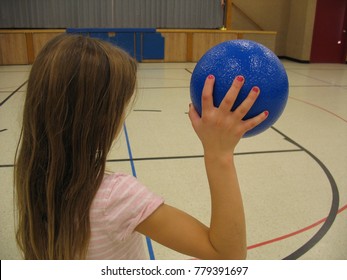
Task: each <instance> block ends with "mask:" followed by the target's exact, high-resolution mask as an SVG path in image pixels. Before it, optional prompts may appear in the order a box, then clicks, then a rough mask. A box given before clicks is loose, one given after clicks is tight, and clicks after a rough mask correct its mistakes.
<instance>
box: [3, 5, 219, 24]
mask: <svg viewBox="0 0 347 280" xmlns="http://www.w3.org/2000/svg"><path fill="white" fill-rule="evenodd" d="M220 3H221V1H220V0H0V28H67V27H75V28H81V27H90V28H93V27H94V28H98V27H115V28H148V27H150V28H219V27H221V26H222V25H223V10H222V8H221V4H220Z"/></svg>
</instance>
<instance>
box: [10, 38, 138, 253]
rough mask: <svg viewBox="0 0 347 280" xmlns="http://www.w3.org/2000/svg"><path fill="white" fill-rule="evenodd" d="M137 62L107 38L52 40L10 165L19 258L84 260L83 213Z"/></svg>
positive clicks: (36, 71)
mask: <svg viewBox="0 0 347 280" xmlns="http://www.w3.org/2000/svg"><path fill="white" fill-rule="evenodd" d="M136 68H137V66H136V63H135V61H134V60H133V59H132V58H131V57H130V56H128V55H127V54H126V53H125V52H124V51H122V50H120V49H118V48H116V47H114V46H112V45H111V44H108V43H106V42H103V41H100V40H97V39H91V38H87V37H83V36H76V35H66V34H64V35H60V36H58V37H56V38H54V39H53V40H51V41H50V42H49V43H47V45H46V46H45V47H44V48H43V49H42V51H41V52H40V54H39V55H38V57H37V58H36V60H35V62H34V64H33V66H32V69H31V72H30V76H29V81H28V87H27V94H26V100H25V105H24V113H23V125H22V133H21V139H20V143H19V144H18V146H19V147H18V148H17V150H18V149H19V150H18V152H17V155H16V166H15V173H14V177H15V178H14V179H15V197H16V202H17V208H18V209H17V210H18V228H17V235H16V238H17V243H18V245H19V247H20V249H21V250H22V252H23V255H24V256H23V257H24V258H25V259H83V258H85V257H86V255H87V250H88V244H89V239H90V221H89V210H90V207H91V203H92V201H93V198H94V196H95V194H96V192H97V190H98V187H99V185H100V184H101V181H102V179H103V176H104V172H105V164H106V157H107V154H108V152H109V150H110V148H111V145H112V142H113V141H114V139H115V136H116V134H117V131H119V129H120V127H121V125H122V121H123V114H124V110H125V107H126V105H127V104H128V102H129V101H130V99H131V96H132V95H133V93H134V88H135V83H136Z"/></svg>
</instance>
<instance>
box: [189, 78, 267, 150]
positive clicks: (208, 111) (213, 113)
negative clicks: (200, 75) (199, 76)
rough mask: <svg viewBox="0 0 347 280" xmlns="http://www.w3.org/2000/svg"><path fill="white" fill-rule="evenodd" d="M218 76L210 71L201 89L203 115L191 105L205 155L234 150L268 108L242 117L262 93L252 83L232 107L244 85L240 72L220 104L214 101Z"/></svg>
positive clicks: (191, 118)
mask: <svg viewBox="0 0 347 280" xmlns="http://www.w3.org/2000/svg"><path fill="white" fill-rule="evenodd" d="M214 82H215V77H214V76H213V75H209V76H208V77H207V79H206V81H205V85H204V88H203V92H202V97H201V98H202V100H201V102H202V116H201V118H200V116H199V114H198V113H197V112H196V110H195V108H194V106H192V105H190V108H189V118H190V120H191V122H192V126H193V128H194V130H195V132H196V134H197V135H198V137H199V138H200V140H201V142H202V145H203V147H204V151H205V155H206V154H210V155H214V156H219V155H225V154H232V153H233V152H234V149H235V147H236V145H237V143H238V142H239V141H240V139H241V137H242V136H243V135H244V134H245V133H246V132H247V131H248V130H251V129H252V128H254V127H255V126H257V125H258V124H260V123H261V122H263V121H264V120H265V119H266V117H267V116H268V114H269V113H268V111H265V112H263V113H261V114H259V115H258V116H256V117H253V118H251V119H248V120H245V121H244V120H242V119H243V118H244V116H245V115H246V114H247V113H248V111H249V110H250V109H251V107H252V106H253V104H254V102H255V101H256V99H257V98H258V96H259V93H260V89H259V88H258V87H253V89H252V90H251V92H250V93H249V95H248V96H247V98H246V99H245V100H244V101H243V102H242V104H240V106H238V107H237V108H236V110H234V111H233V112H231V108H232V106H233V105H234V102H235V100H236V98H237V96H238V94H239V92H240V89H241V88H242V86H243V83H244V78H243V77H242V76H237V77H236V78H235V79H234V81H233V83H232V85H231V87H230V89H229V91H228V92H227V94H226V95H225V97H224V99H223V101H222V102H221V104H220V106H219V108H216V107H215V106H214V105H213V86H214Z"/></svg>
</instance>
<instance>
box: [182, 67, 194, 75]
mask: <svg viewBox="0 0 347 280" xmlns="http://www.w3.org/2000/svg"><path fill="white" fill-rule="evenodd" d="M184 70H186V71H187V72H188V73H190V74H193V71H190V70H189V69H188V68H185V69H184Z"/></svg>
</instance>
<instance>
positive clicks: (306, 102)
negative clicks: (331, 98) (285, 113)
mask: <svg viewBox="0 0 347 280" xmlns="http://www.w3.org/2000/svg"><path fill="white" fill-rule="evenodd" d="M289 98H290V99H294V100H296V101H299V102H302V103H305V104H307V105H310V106H313V107H316V108H318V109H320V110H323V111H325V112H327V113H329V114H331V115H333V116H334V117H336V118H338V119H340V120H342V121H344V122H345V123H347V120H346V119H344V118H342V117H341V116H339V115H337V114H335V113H333V112H331V111H329V110H327V109H325V108H323V107H321V106H318V105H316V104H313V103H310V102H308V101H305V100H302V99H299V98H296V97H292V96H289Z"/></svg>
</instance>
